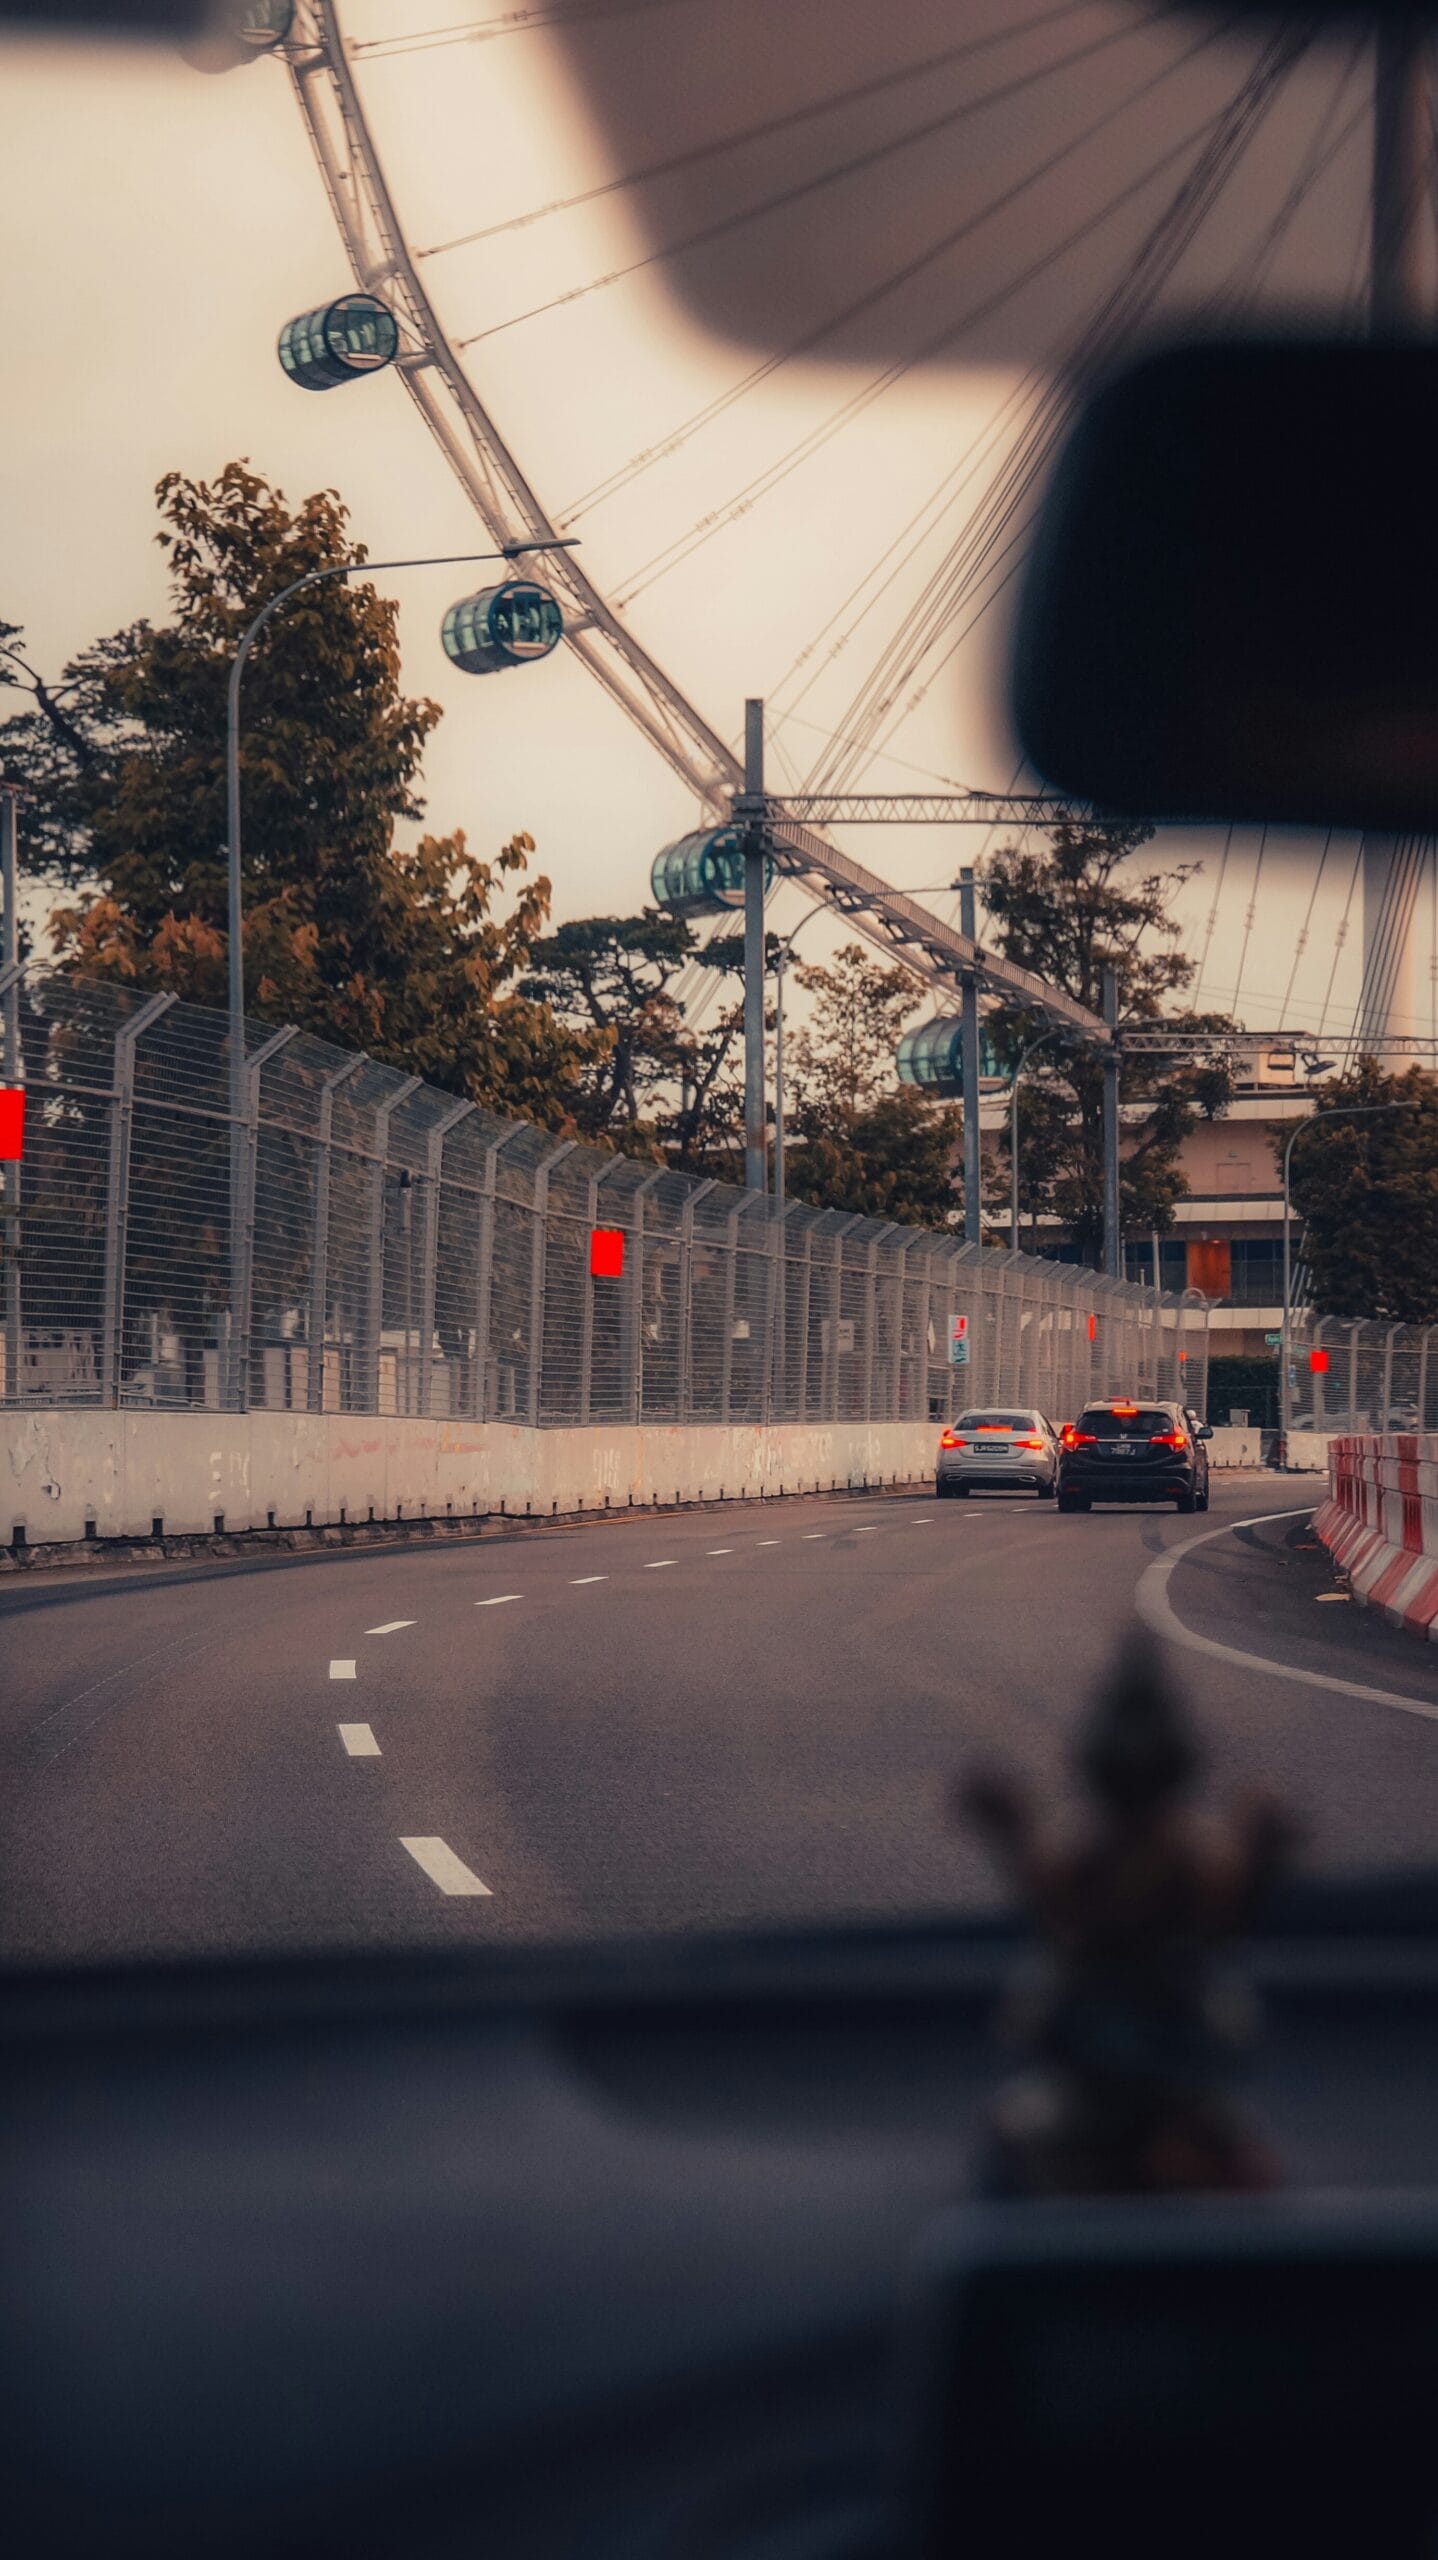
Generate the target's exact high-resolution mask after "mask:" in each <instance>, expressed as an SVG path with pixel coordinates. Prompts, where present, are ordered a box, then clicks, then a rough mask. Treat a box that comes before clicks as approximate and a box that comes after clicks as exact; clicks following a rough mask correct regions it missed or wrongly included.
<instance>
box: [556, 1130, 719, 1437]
mask: <svg viewBox="0 0 1438 2560" xmlns="http://www.w3.org/2000/svg"><path fill="white" fill-rule="evenodd" d="M713 1188H714V1180H713V1177H712V1175H711V1176H710V1178H709V1179H708V1180H707V1181H705V1182H696V1184H695V1185H694V1188H693V1190H692V1191H691V1192H690V1193H689V1194H688V1196H687V1197H686V1199H685V1202H684V1207H683V1210H682V1212H681V1214H680V1219H679V1379H678V1384H677V1386H676V1389H675V1394H676V1398H677V1402H678V1415H679V1420H680V1421H681V1422H688V1421H689V1420H690V1419H691V1417H692V1415H693V1411H694V1212H695V1210H696V1209H697V1207H698V1205H699V1203H700V1201H701V1200H702V1199H703V1198H704V1195H705V1193H706V1192H709V1191H712V1190H713ZM588 1418H589V1417H588V1414H587V1412H586V1415H585V1420H586V1421H587V1420H588Z"/></svg>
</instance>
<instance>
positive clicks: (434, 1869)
mask: <svg viewBox="0 0 1438 2560" xmlns="http://www.w3.org/2000/svg"><path fill="white" fill-rule="evenodd" d="M399 1845H400V1847H401V1848H402V1849H408V1851H409V1854H410V1856H411V1857H412V1858H413V1860H414V1862H415V1865H416V1866H417V1867H423V1869H424V1872H425V1874H426V1875H427V1876H428V1878H429V1880H430V1883H431V1884H437V1885H438V1887H439V1889H440V1892H441V1893H484V1894H487V1893H488V1892H489V1887H488V1885H487V1884H481V1883H480V1881H479V1878H478V1876H477V1875H475V1874H474V1873H473V1871H472V1869H470V1868H469V1867H467V1866H466V1865H465V1863H464V1860H463V1859H462V1858H457V1857H456V1856H455V1854H454V1851H453V1850H452V1849H451V1848H450V1846H449V1843H448V1841H445V1840H432V1839H424V1840H418V1839H416V1840H401V1842H400V1844H399Z"/></svg>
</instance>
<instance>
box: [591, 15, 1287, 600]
mask: <svg viewBox="0 0 1438 2560" xmlns="http://www.w3.org/2000/svg"><path fill="white" fill-rule="evenodd" d="M1235 23H1237V22H1236V21H1232V20H1230V21H1226V22H1225V23H1224V24H1223V25H1222V26H1220V27H1215V28H1213V29H1210V30H1209V31H1208V32H1206V33H1203V34H1200V35H1199V36H1198V37H1197V38H1196V39H1195V40H1194V42H1193V43H1192V44H1191V45H1190V46H1189V47H1188V48H1187V50H1186V51H1185V52H1184V53H1182V54H1180V55H1178V56H1177V57H1176V58H1175V60H1174V61H1173V62H1172V63H1170V64H1168V65H1167V66H1166V67H1165V69H1164V70H1162V71H1161V72H1159V73H1158V74H1157V75H1155V78H1154V80H1152V81H1150V82H1145V83H1144V84H1143V85H1142V86H1141V87H1140V88H1139V89H1137V90H1135V91H1134V92H1133V94H1132V96H1131V97H1130V98H1128V99H1126V100H1124V101H1123V102H1122V103H1121V105H1120V106H1118V107H1116V108H1113V109H1110V110H1109V111H1108V113H1107V114H1106V115H1104V116H1101V117H1100V118H1099V119H1098V122H1097V123H1096V124H1094V125H1092V126H1090V127H1088V128H1087V129H1086V131H1085V132H1084V133H1083V134H1081V135H1079V136H1078V137H1077V139H1076V140H1075V141H1073V142H1070V143H1068V144H1066V145H1064V146H1063V148H1062V149H1061V150H1060V151H1058V152H1057V153H1055V154H1054V155H1052V156H1051V157H1050V158H1049V159H1048V160H1046V161H1045V162H1043V163H1042V164H1041V165H1040V167H1039V168H1037V169H1036V170H1034V171H1033V172H1031V174H1030V175H1029V176H1028V177H1027V178H1024V179H1022V180H1020V181H1019V182H1018V183H1017V184H1016V185H1015V186H1014V187H1012V188H1010V189H1008V190H1006V192H1005V193H1004V194H1003V195H1002V196H1000V197H999V198H998V199H997V200H996V202H995V203H994V204H992V205H990V206H986V207H983V208H981V210H980V211H979V213H977V214H976V215H973V216H970V217H968V218H967V219H966V220H965V221H964V222H963V223H961V224H959V225H958V226H957V228H956V229H955V230H953V231H951V232H949V233H946V234H945V236H944V237H943V238H942V239H940V240H939V241H937V242H936V243H934V245H933V246H932V247H931V248H930V249H927V250H925V251H924V252H922V253H921V255H920V256H918V257H917V258H914V259H912V260H908V261H906V262H905V264H904V265H902V266H900V267H897V268H895V269H893V270H892V272H891V273H890V274H889V275H888V276H885V277H883V278H881V280H880V281H879V283H878V284H877V285H873V286H870V287H869V288H867V289H866V290H865V291H864V292H863V293H862V294H860V295H858V297H857V298H856V299H855V300H854V301H852V302H848V303H845V304H843V305H842V306H841V307H840V308H839V309H838V310H836V311H831V312H830V313H829V314H828V315H827V317H826V318H825V319H823V320H821V321H819V322H817V323H816V324H815V326H814V327H812V328H810V329H808V330H806V331H805V333H804V335H803V336H802V337H801V338H798V339H796V340H795V341H794V342H793V344H792V345H790V346H788V347H785V348H781V349H779V350H777V351H776V352H775V353H774V354H773V355H771V356H767V357H765V358H764V359H763V361H762V362H761V363H759V364H757V365H754V366H753V367H752V368H751V369H750V371H749V372H748V373H746V374H743V375H741V376H740V378H739V379H738V380H737V381H736V382H733V383H731V384H729V385H728V387H727V388H726V389H725V390H724V391H722V392H718V393H716V394H715V395H714V397H713V398H712V399H710V400H707V401H705V402H704V404H703V405H702V406H701V407H700V408H699V409H696V410H695V411H693V412H692V413H691V415H690V416H689V417H688V418H686V419H683V420H681V421H680V423H679V425H678V426H676V427H674V428H672V429H671V430H670V431H669V433H668V434H667V435H666V436H663V437H661V438H660V439H659V440H658V442H656V443H655V444H652V445H648V446H646V447H644V448H643V450H642V451H641V452H639V453H637V454H635V455H633V456H631V458H630V460H629V461H628V462H626V463H623V464H621V465H620V466H619V467H618V468H617V469H616V470H614V471H612V472H611V473H610V474H609V475H608V477H607V478H606V479H603V480H600V481H596V482H595V483H594V485H593V487H592V488H589V489H586V490H584V491H583V492H582V493H581V494H580V496H579V497H577V498H575V499H573V500H571V501H570V503H569V504H568V505H567V506H566V507H564V508H562V509H561V510H560V513H559V515H558V516H557V517H556V519H555V521H556V522H558V523H561V524H565V525H571V524H577V523H579V522H580V521H581V520H582V519H583V518H584V517H585V516H586V515H588V514H590V513H592V511H593V510H594V509H595V508H596V507H598V506H601V505H603V504H604V503H605V502H606V501H607V500H608V499H610V498H612V497H614V496H616V495H617V494H618V492H619V491H620V490H621V489H625V488H627V487H629V486H630V484H631V483H632V482H633V481H634V480H636V479H638V478H639V477H640V475H641V474H642V473H643V472H644V471H646V470H648V469H649V468H650V467H651V465H652V464H653V463H655V462H657V461H663V460H666V459H667V458H668V456H669V455H671V454H673V453H677V452H678V451H679V450H680V448H681V446H683V445H684V444H686V443H688V442H689V440H690V438H691V437H692V436H694V435H697V434H698V433H700V432H701V430H702V429H703V428H704V427H706V426H708V425H710V424H711V423H712V422H713V421H714V420H715V419H716V418H719V417H722V416H723V415H724V413H725V412H726V411H727V410H728V409H731V408H732V407H733V406H734V405H735V403H736V402H737V401H739V400H742V399H743V398H744V397H745V396H746V394H747V393H749V392H750V391H753V390H755V389H757V388H758V386H759V385H760V384H761V383H763V382H766V381H768V380H769V379H770V377H771V376H772V375H774V374H776V373H778V372H779V371H780V370H781V369H782V367H783V366H785V365H787V364H792V363H794V362H795V361H796V360H797V359H798V358H799V357H800V356H804V355H808V354H809V353H810V352H811V351H812V349H813V348H815V347H817V346H821V345H822V344H823V342H824V340H825V339H826V338H829V337H832V336H833V335H834V334H835V332H836V331H837V330H840V329H843V328H845V327H847V326H848V324H849V323H850V322H851V321H853V320H857V319H860V318H862V317H863V316H864V315H865V313H867V312H869V311H870V310H872V309H874V308H875V307H876V306H877V305H878V304H879V303H880V302H882V301H884V300H885V299H886V298H887V297H888V295H890V294H891V293H895V292H897V291H899V290H900V289H901V288H902V287H903V286H904V285H906V284H908V283H910V282H911V281H912V279H913V278H914V277H915V276H917V275H919V274H920V273H922V271H923V270H924V269H925V268H926V267H928V266H931V265H932V264H933V263H934V262H935V261H936V260H937V259H939V258H941V257H943V256H944V255H945V254H946V253H947V252H948V251H949V250H950V249H952V248H956V247H957V246H958V244H959V242H960V241H961V240H963V239H965V238H966V237H967V236H968V235H969V234H970V233H971V232H972V231H975V230H978V229H979V228H981V227H982V225H983V223H984V222H986V221H988V220H989V219H990V217H991V216H992V215H993V214H995V213H1001V212H1004V211H1006V210H1007V207H1008V206H1009V205H1010V204H1011V203H1013V202H1014V201H1015V200H1016V199H1017V198H1018V197H1019V196H1021V195H1022V194H1024V193H1025V192H1026V190H1027V189H1028V188H1029V187H1031V186H1035V185H1038V184H1040V183H1041V182H1042V180H1043V179H1045V178H1046V177H1048V176H1050V175H1051V174H1052V172H1053V170H1054V169H1055V168H1056V167H1057V166H1058V165H1059V163H1060V161H1061V160H1063V159H1065V158H1067V157H1069V156H1070V154H1071V153H1072V152H1073V151H1074V150H1077V149H1080V148H1081V147H1082V145H1083V144H1084V143H1085V142H1087V141H1090V140H1092V139H1093V138H1094V136H1095V135H1096V134H1097V133H1098V132H1099V131H1100V130H1101V129H1102V128H1103V127H1104V126H1105V125H1106V124H1109V123H1111V122H1112V121H1113V119H1114V116H1115V115H1119V114H1122V113H1123V112H1124V109H1125V108H1126V107H1127V106H1129V105H1132V104H1134V103H1136V101H1137V100H1138V99H1140V98H1142V97H1143V96H1145V95H1146V94H1147V93H1148V90H1149V89H1150V88H1152V87H1156V86H1157V85H1158V83H1159V82H1160V81H1162V80H1164V79H1167V78H1169V77H1170V76H1171V75H1172V73H1173V72H1174V71H1176V70H1181V69H1182V68H1183V67H1184V66H1185V65H1186V64H1187V63H1189V62H1190V61H1192V60H1193V59H1194V57H1195V56H1196V55H1197V54H1199V53H1201V52H1203V51H1204V50H1205V49H1206V48H1207V46H1209V45H1210V44H1212V43H1213V42H1215V41H1216V39H1217V38H1218V37H1219V36H1223V35H1227V34H1228V33H1229V32H1230V28H1231V26H1232V25H1233V24H1235ZM1119 201H1120V202H1121V201H1122V199H1120V200H1119ZM1114 209H1115V210H1116V209H1117V207H1115V208H1114ZM1035 272H1037V271H1035ZM1031 281H1032V276H1031V275H1030V274H1029V273H1027V272H1026V273H1024V274H1023V275H1020V276H1019V277H1018V278H1017V279H1016V281H1015V283H1014V285H1013V286H1011V287H1009V288H1006V292H1005V294H1001V295H1000V296H999V297H998V299H997V300H996V301H995V302H994V303H993V304H992V306H985V308H988V307H992V308H993V309H997V308H998V307H999V305H1000V303H1001V302H1002V301H1003V300H1004V299H1005V298H1006V294H1007V292H1009V291H1014V292H1016V291H1019V290H1021V289H1022V287H1023V286H1024V285H1025V284H1027V283H1029V282H1031ZM961 325H966V324H961ZM924 352H925V350H924V349H923V348H920V349H919V350H918V352H917V354H916V355H915V356H914V357H912V358H910V359H909V362H911V363H913V362H918V361H919V360H920V359H921V358H922V356H923V354H924ZM906 369H907V368H906V366H904V365H902V364H901V365H900V366H898V367H897V369H896V370H894V371H892V372H891V373H889V374H886V375H884V376H880V377H876V381H877V382H878V383H879V385H880V387H887V383H888V382H889V381H890V380H898V379H899V378H900V376H901V375H902V373H903V372H904V371H905V370H906ZM740 494H741V496H742V495H743V493H742V492H741V493H740ZM722 515H723V510H717V511H716V512H715V513H714V514H713V515H712V516H710V517H705V518H703V519H701V521H702V523H703V524H704V525H706V526H717V525H718V523H719V522H720V520H721V517H722ZM648 565H649V564H647V563H646V567H647V566H648Z"/></svg>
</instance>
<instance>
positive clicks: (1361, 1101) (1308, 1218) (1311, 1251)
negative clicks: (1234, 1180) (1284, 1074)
mask: <svg viewBox="0 0 1438 2560" xmlns="http://www.w3.org/2000/svg"><path fill="white" fill-rule="evenodd" d="M1395 1105H1396V1106H1397V1107H1396V1108H1394V1107H1391V1106H1395ZM1375 1106H1388V1107H1383V1108H1375ZM1343 1107H1346V1108H1349V1109H1352V1110H1354V1111H1355V1113H1357V1112H1362V1113H1363V1115H1364V1116H1362V1117H1354V1118H1352V1119H1317V1120H1315V1121H1314V1122H1313V1123H1311V1124H1310V1125H1308V1126H1305V1127H1304V1128H1303V1129H1302V1130H1301V1132H1300V1134H1299V1136H1298V1137H1296V1138H1295V1139H1294V1142H1293V1154H1292V1158H1291V1160H1290V1162H1291V1193H1292V1200H1293V1207H1294V1211H1295V1215H1296V1218H1297V1219H1299V1220H1301V1222H1302V1224H1301V1242H1300V1243H1299V1247H1298V1250H1299V1254H1300V1257H1301V1260H1302V1261H1303V1263H1305V1264H1306V1265H1307V1270H1308V1281H1309V1298H1310V1301H1311V1303H1312V1305H1313V1307H1314V1309H1315V1310H1316V1312H1317V1313H1318V1314H1319V1315H1323V1316H1354V1315H1363V1316H1376V1317H1378V1318H1380V1319H1386V1320H1387V1321H1388V1322H1389V1323H1390V1324H1434V1323H1438V1085H1435V1083H1434V1081H1433V1078H1432V1076H1431V1075H1429V1074H1427V1073H1425V1072H1424V1070H1423V1069H1422V1068H1421V1067H1410V1068H1409V1069H1408V1070H1407V1072H1406V1074H1404V1075H1401V1076H1393V1075H1386V1074H1385V1073H1384V1071H1383V1069H1382V1068H1381V1067H1380V1066H1379V1065H1378V1064H1377V1063H1376V1061H1375V1060H1374V1059H1372V1058H1360V1059H1359V1061H1358V1063H1357V1065H1356V1066H1355V1067H1354V1068H1352V1069H1351V1070H1350V1072H1349V1073H1348V1074H1346V1075H1344V1076H1341V1077H1335V1079H1334V1081H1333V1082H1332V1083H1331V1084H1326V1085H1325V1086H1324V1087H1323V1090H1322V1093H1321V1095H1320V1097H1319V1100H1318V1109H1319V1111H1320V1112H1328V1111H1337V1110H1338V1109H1340V1108H1343ZM1286 1134H1287V1133H1285V1136H1286ZM1282 1143H1283V1141H1282V1140H1280V1142H1279V1148H1278V1151H1279V1153H1280V1154H1281V1148H1282Z"/></svg>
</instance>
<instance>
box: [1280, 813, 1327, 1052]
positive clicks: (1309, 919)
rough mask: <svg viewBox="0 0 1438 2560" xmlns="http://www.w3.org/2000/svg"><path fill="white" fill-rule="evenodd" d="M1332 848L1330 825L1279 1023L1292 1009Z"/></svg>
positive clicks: (1294, 956)
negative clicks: (1299, 972)
mask: <svg viewBox="0 0 1438 2560" xmlns="http://www.w3.org/2000/svg"><path fill="white" fill-rule="evenodd" d="M1332 849H1333V829H1332V827H1330V828H1329V830H1328V833H1327V835H1326V836H1325V837H1324V839H1323V851H1322V853H1321V854H1320V855H1319V857H1318V869H1317V870H1316V872H1315V873H1314V875H1313V886H1312V888H1311V889H1310V890H1309V892H1308V906H1307V909H1306V911H1305V913H1304V918H1303V923H1302V926H1301V928H1300V930H1299V935H1298V940H1297V941H1296V943H1295V944H1294V946H1293V966H1292V968H1291V969H1290V970H1289V972H1288V984H1287V986H1286V987H1285V988H1284V990H1283V1002H1282V1005H1281V1006H1280V1007H1279V1014H1278V1019H1279V1022H1280V1024H1284V1023H1286V1022H1287V1020H1288V1018H1289V1014H1290V1012H1291V1010H1292V1006H1293V990H1294V987H1295V985H1296V984H1297V980H1298V971H1299V967H1300V965H1301V963H1302V960H1303V955H1304V952H1305V951H1306V950H1307V948H1308V937H1309V934H1310V932H1311V930H1312V927H1313V910H1314V908H1315V907H1316V906H1317V904H1318V892H1319V890H1320V889H1321V888H1322V886H1323V874H1324V872H1325V871H1326V870H1327V868H1328V857H1329V854H1330V853H1331V851H1332Z"/></svg>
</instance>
